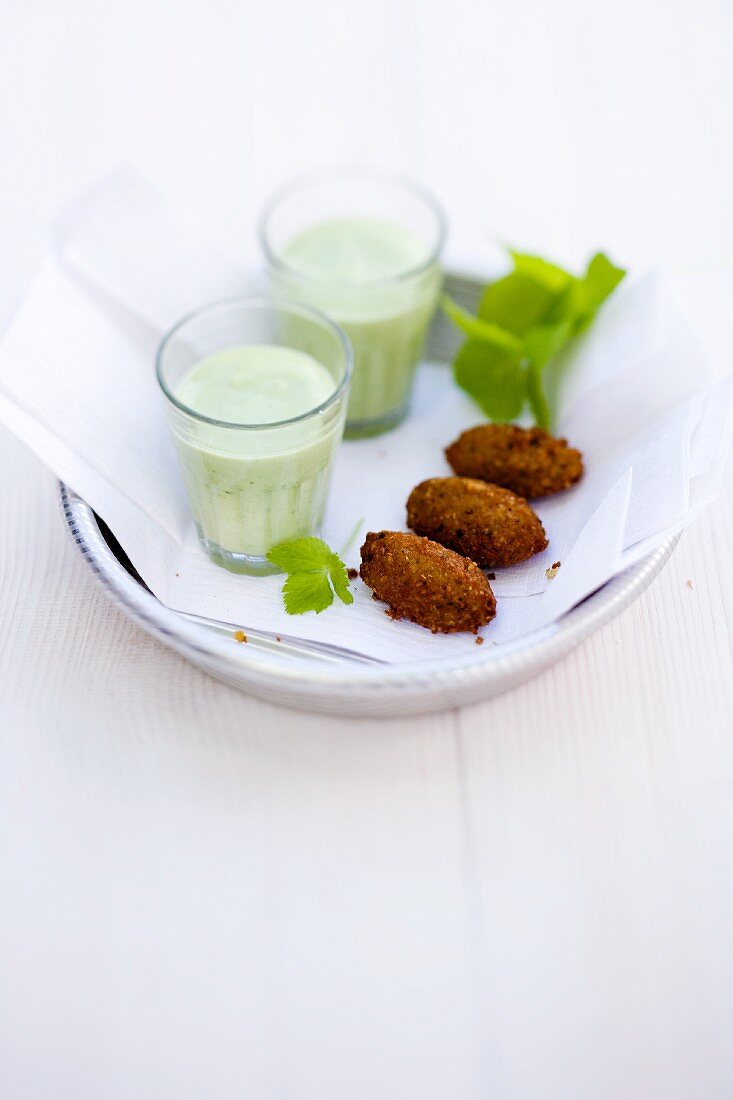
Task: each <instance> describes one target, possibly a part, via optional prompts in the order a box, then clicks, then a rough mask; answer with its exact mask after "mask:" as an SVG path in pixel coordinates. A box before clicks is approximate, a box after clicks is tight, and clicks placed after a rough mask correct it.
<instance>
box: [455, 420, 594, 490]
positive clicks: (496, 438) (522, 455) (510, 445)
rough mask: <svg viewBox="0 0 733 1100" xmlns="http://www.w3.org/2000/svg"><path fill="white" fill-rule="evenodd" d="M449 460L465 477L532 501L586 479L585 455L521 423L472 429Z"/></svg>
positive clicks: (456, 443)
mask: <svg viewBox="0 0 733 1100" xmlns="http://www.w3.org/2000/svg"><path fill="white" fill-rule="evenodd" d="M445 456H446V458H447V459H448V462H449V463H450V465H451V467H452V469H453V471H454V473H456V474H458V475H459V476H460V477H475V478H480V479H481V481H489V482H491V483H492V484H494V485H501V486H502V487H503V488H504V489H511V491H512V492H513V493H516V494H517V496H520V497H526V498H528V499H530V500H531V499H532V498H536V497H546V496H551V495H552V494H553V493H559V492H561V491H562V490H563V489H569V488H570V486H571V485H574V484H575V483H576V481H579V480H580V478H581V477H582V475H583V456H582V454H581V453H580V451H577V450H576V449H575V448H574V447H569V446H568V442H567V440H566V439H557V438H555V436H552V435H550V434H549V432H546V431H544V429H542V428H520V427H519V426H518V425H517V424H479V425H478V426H477V427H475V428H469V429H468V430H467V431H465V432H462V434H461V435H459V437H458V439H456V440H455V441H454V442H453V443H451V444H450V446H449V447H446V450H445Z"/></svg>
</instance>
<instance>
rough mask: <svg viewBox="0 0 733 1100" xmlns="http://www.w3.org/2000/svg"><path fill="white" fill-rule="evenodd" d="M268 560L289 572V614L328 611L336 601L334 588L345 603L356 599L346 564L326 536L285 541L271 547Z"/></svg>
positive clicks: (286, 596) (285, 587)
mask: <svg viewBox="0 0 733 1100" xmlns="http://www.w3.org/2000/svg"><path fill="white" fill-rule="evenodd" d="M267 560H268V561H270V562H272V564H273V565H277V566H278V568H280V569H282V570H284V572H286V573H287V574H288V578H287V580H286V581H285V584H284V585H283V600H284V602H285V610H286V611H287V613H288V614H289V615H302V614H304V612H306V611H315V612H316V614H318V613H319V612H321V611H325V609H326V608H327V607H330V606H331V604H332V603H333V594H334V592H335V593H336V595H337V596H338V598H339V599H340V600H341V601H342V603H345V604H349V603H353V602H354V597H353V596H352V594H351V592H350V591H349V582H348V575H347V573H346V566H345V565H344V563H343V562H342V561H341V558H340V557H339V556H338V554H337V553H335V551H333V550H331V549H330V547H329V546H328V545H327V544H326V543H325V542H324V541H323V539H317V538H302V539H292V540H291V541H290V542H281V543H280V544H279V545H278V546H273V547H272V549H271V550H269V551H268V553H267Z"/></svg>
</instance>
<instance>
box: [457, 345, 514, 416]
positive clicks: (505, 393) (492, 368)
mask: <svg viewBox="0 0 733 1100" xmlns="http://www.w3.org/2000/svg"><path fill="white" fill-rule="evenodd" d="M453 375H454V377H455V380H456V382H457V383H458V385H459V386H460V387H461V389H464V390H465V391H466V393H468V394H469V395H470V396H471V397H472V398H473V399H474V401H475V402H476V404H477V405H479V406H480V408H481V409H483V411H484V412H485V413H486V415H487V416H488V417H490V418H491V419H492V420H514V419H515V417H517V416H519V414H520V412H521V411H522V406H523V405H524V401H525V398H526V395H527V383H526V377H525V371H524V370H523V369H522V360H521V356H519V355H516V354H515V353H513V352H508V351H502V350H501V349H500V348H493V347H491V346H490V345H488V344H485V343H484V342H483V341H481V340H467V341H466V343H465V344H464V345H463V347H462V348H461V350H460V351H459V352H458V355H457V356H456V360H455V362H454V364H453Z"/></svg>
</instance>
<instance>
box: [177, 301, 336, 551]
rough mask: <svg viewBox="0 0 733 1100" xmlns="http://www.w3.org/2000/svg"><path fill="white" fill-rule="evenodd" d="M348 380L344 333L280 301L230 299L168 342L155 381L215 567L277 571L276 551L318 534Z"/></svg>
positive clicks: (203, 313) (184, 326)
mask: <svg viewBox="0 0 733 1100" xmlns="http://www.w3.org/2000/svg"><path fill="white" fill-rule="evenodd" d="M262 337H268V338H270V339H271V340H272V342H271V343H260V342H259V341H260V339H262ZM248 340H249V341H251V342H246V341H248ZM275 341H277V342H275ZM349 372H350V352H349V348H348V343H347V342H346V340H345V338H344V336H343V334H342V333H340V332H339V330H338V329H336V328H335V326H333V325H331V324H330V322H328V321H327V320H326V319H325V318H322V317H320V316H319V315H318V314H316V313H315V312H313V311H311V310H307V309H304V308H302V307H299V306H297V305H288V304H285V303H283V302H272V303H269V302H262V301H247V300H243V301H241V302H233V303H226V302H225V303H222V304H221V305H219V306H214V307H211V309H209V310H202V311H201V313H199V314H196V315H195V316H194V317H193V318H190V319H188V320H187V321H185V322H183V323H182V325H180V326H179V327H178V328H177V329H174V331H173V333H171V334H170V336H168V337H167V338H166V340H165V341H164V343H163V345H162V348H161V352H160V354H159V357H158V377H159V379H160V381H161V386H162V387H163V390H164V392H165V395H166V397H167V398H168V411H169V421H170V424H171V428H172V431H173V438H174V442H175V445H176V449H177V451H178V457H179V461H180V464H181V470H182V473H183V478H184V481H185V484H186V488H187V490H188V497H189V502H190V505H191V511H192V513H193V517H194V520H195V522H196V527H197V530H198V532H199V537H200V538H201V541H202V543H203V545H204V547H205V549H206V550H207V552H208V553H209V555H210V557H211V558H212V560H213V561H215V562H216V563H217V564H219V565H223V566H225V567H226V568H227V569H230V570H233V571H235V572H249V573H252V572H254V573H265V572H272V571H273V569H272V567H271V566H270V565H269V563H267V561H266V558H265V555H266V554H267V552H268V550H270V549H271V547H273V546H275V545H277V544H278V543H280V542H286V541H289V540H290V539H294V538H300V537H303V536H307V535H312V534H315V533H316V531H317V530H318V529H319V527H320V524H321V522H322V519H323V514H324V510H325V506H326V500H327V496H328V486H329V481H330V474H331V466H332V461H333V457H334V454H335V451H336V448H337V446H338V444H339V442H340V440H341V435H342V432H343V425H344V417H345V412H346V400H347V393H348V381H349Z"/></svg>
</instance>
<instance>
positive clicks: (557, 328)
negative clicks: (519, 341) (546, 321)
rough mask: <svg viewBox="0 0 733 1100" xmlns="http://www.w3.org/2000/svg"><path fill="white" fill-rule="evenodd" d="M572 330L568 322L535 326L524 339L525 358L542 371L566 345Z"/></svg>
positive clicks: (571, 324) (571, 325) (570, 322)
mask: <svg viewBox="0 0 733 1100" xmlns="http://www.w3.org/2000/svg"><path fill="white" fill-rule="evenodd" d="M572 329H573V323H572V321H570V320H565V321H557V322H556V323H555V324H552V325H537V327H536V328H533V329H532V331H531V332H528V333H527V335H526V336H525V338H524V354H525V356H526V357H527V359H529V361H530V362H531V363H534V364H536V366H538V367H539V368H540V369H542V367H545V366H546V365H547V364H548V363H549V362H550V360H551V359H552V357H553V356H554V355H557V353H558V352H559V351H560V350H561V348H562V347H563V346H564V345H565V344H566V343H567V341H568V339H569V337H570V335H571V333H572Z"/></svg>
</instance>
